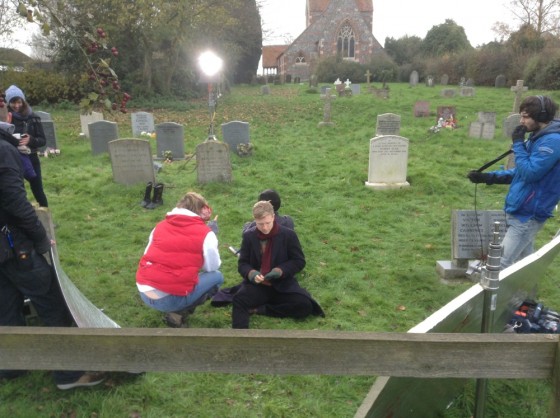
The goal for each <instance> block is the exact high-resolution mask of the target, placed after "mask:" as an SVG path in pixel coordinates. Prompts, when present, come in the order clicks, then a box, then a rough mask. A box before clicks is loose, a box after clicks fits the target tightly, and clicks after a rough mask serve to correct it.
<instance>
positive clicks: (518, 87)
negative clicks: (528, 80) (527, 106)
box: [511, 80, 528, 113]
mask: <svg viewBox="0 0 560 418" xmlns="http://www.w3.org/2000/svg"><path fill="white" fill-rule="evenodd" d="M527 89H528V87H527V86H524V85H523V80H517V84H516V85H515V86H512V87H511V91H513V92H515V100H514V101H513V112H514V113H517V112H519V105H521V96H522V95H523V92H525V91H527Z"/></svg>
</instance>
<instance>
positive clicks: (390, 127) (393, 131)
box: [375, 113, 401, 136]
mask: <svg viewBox="0 0 560 418" xmlns="http://www.w3.org/2000/svg"><path fill="white" fill-rule="evenodd" d="M400 133H401V117H400V116H399V115H395V114H394V113H384V114H382V115H377V125H376V127H375V136H381V135H400Z"/></svg>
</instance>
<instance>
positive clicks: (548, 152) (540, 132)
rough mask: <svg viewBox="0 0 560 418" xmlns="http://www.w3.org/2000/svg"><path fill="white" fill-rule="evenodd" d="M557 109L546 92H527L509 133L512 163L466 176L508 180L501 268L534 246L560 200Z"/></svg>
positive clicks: (480, 180)
mask: <svg viewBox="0 0 560 418" xmlns="http://www.w3.org/2000/svg"><path fill="white" fill-rule="evenodd" d="M557 111H558V105H557V104H556V103H555V102H554V101H553V100H552V99H551V98H550V97H547V96H529V97H527V98H526V99H525V100H523V102H522V103H521V105H520V106H519V113H520V115H521V120H520V125H519V126H517V127H516V128H515V129H514V131H513V133H512V142H513V145H512V150H513V153H514V155H515V167H514V168H512V169H509V170H499V171H492V172H489V173H481V172H478V171H471V172H469V173H468V175H467V177H468V178H469V179H470V181H472V182H473V183H486V184H510V187H509V191H508V194H507V196H506V200H505V206H504V210H505V212H506V225H507V230H506V234H505V236H504V239H503V241H502V246H503V254H502V260H501V268H502V269H504V268H506V267H508V266H510V265H512V264H513V263H515V262H517V261H518V260H520V259H522V258H524V257H526V256H527V255H529V254H531V253H532V252H533V251H534V249H533V245H534V242H535V236H536V235H537V233H538V232H539V231H540V230H541V228H542V227H543V225H544V222H545V221H546V220H547V219H548V218H550V217H552V211H553V210H554V208H555V207H556V205H557V204H558V201H559V200H560V164H559V161H560V120H555V119H554V117H555V115H556V112H557ZM527 132H529V137H528V139H527V141H525V134H526V133H527Z"/></svg>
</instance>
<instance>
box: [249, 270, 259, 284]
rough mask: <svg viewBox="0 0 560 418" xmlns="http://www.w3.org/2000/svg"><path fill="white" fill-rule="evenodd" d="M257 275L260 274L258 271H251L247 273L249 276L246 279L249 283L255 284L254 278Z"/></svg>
mask: <svg viewBox="0 0 560 418" xmlns="http://www.w3.org/2000/svg"><path fill="white" fill-rule="evenodd" d="M259 274H261V272H260V271H257V270H251V271H250V272H249V274H248V275H247V278H248V279H249V281H250V282H251V283H255V277H257V276H258V275H259Z"/></svg>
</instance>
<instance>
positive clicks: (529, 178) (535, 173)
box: [513, 134, 560, 183]
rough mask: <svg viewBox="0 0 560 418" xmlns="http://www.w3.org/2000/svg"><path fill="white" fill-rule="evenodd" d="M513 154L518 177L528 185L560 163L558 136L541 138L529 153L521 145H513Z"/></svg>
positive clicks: (552, 135)
mask: <svg viewBox="0 0 560 418" xmlns="http://www.w3.org/2000/svg"><path fill="white" fill-rule="evenodd" d="M513 152H514V153H515V167H516V170H517V173H518V175H519V177H520V178H521V179H522V180H524V181H525V182H528V183H531V182H535V181H538V180H540V179H541V178H542V177H543V176H544V175H545V174H546V173H548V172H549V171H550V170H551V169H552V167H553V166H554V165H555V164H557V163H558V161H560V134H550V135H547V136H546V137H543V138H541V139H540V140H538V141H537V143H535V144H533V150H532V152H531V153H529V152H528V151H527V149H526V147H525V145H524V144H523V143H514V144H513Z"/></svg>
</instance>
